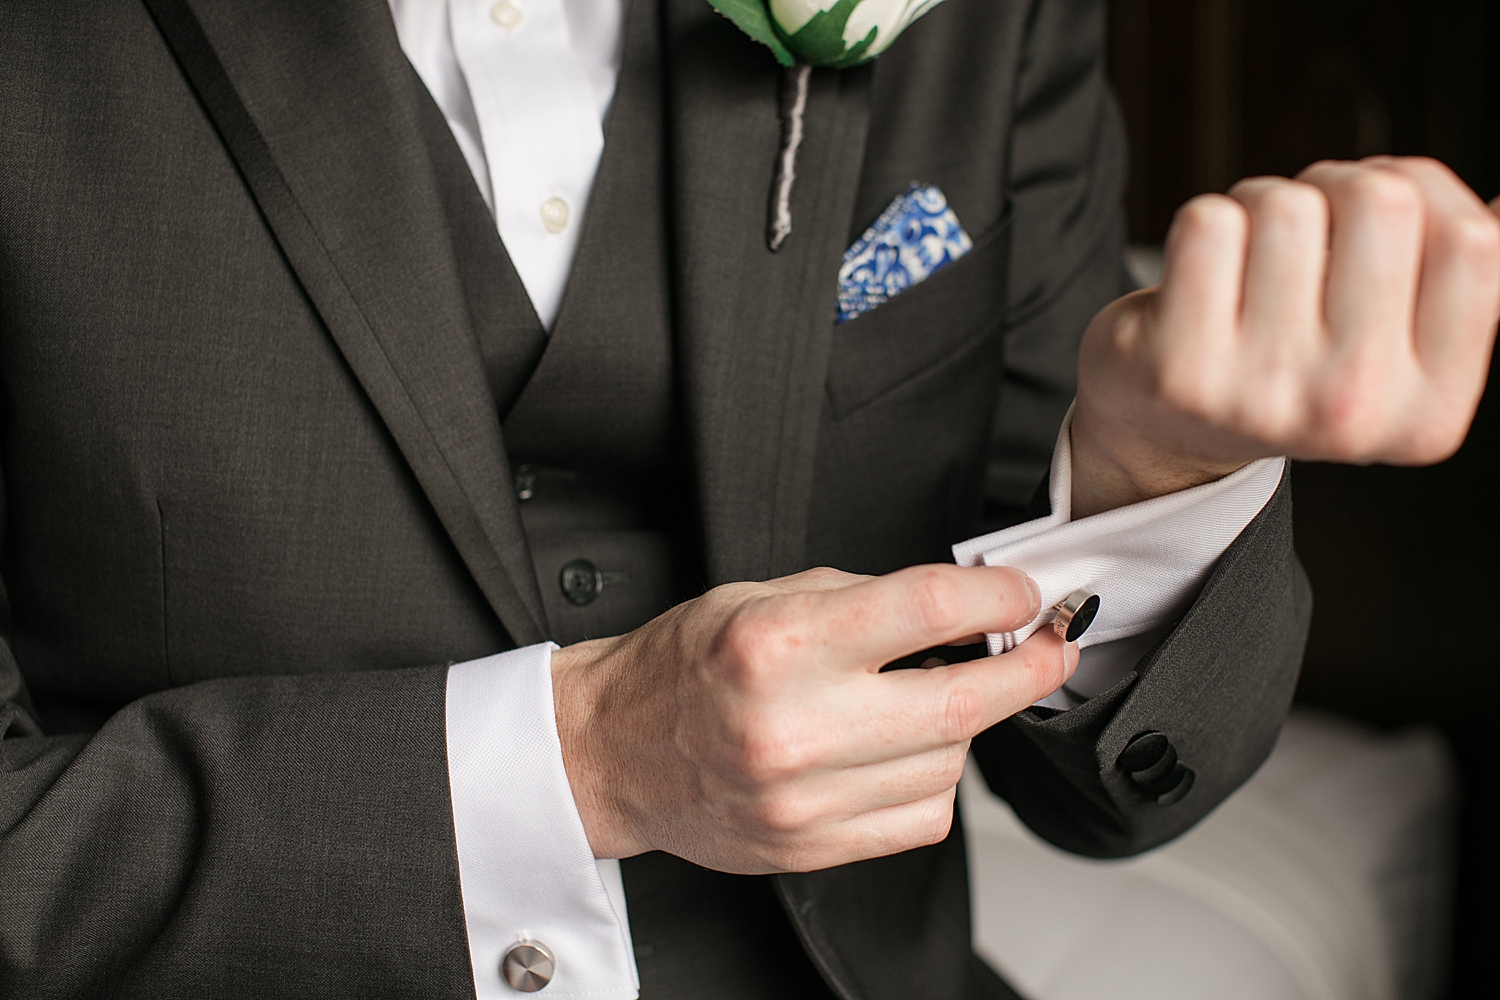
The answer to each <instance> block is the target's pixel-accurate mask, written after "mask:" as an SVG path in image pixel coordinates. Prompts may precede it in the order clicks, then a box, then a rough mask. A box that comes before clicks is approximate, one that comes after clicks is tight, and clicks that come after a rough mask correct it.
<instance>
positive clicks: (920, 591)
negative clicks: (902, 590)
mask: <svg viewBox="0 0 1500 1000" xmlns="http://www.w3.org/2000/svg"><path fill="white" fill-rule="evenodd" d="M911 601H912V608H913V609H914V610H915V612H916V616H917V622H918V624H919V625H921V626H922V628H923V629H924V630H925V631H927V632H930V633H946V632H950V631H952V630H953V629H954V628H957V627H958V625H959V624H960V623H961V621H962V618H963V605H962V593H961V591H960V589H959V586H958V582H957V581H956V580H955V579H954V578H953V576H952V574H951V573H948V572H945V571H942V570H939V569H937V568H931V569H927V570H924V571H923V572H921V573H920V574H919V575H918V576H917V578H916V580H915V581H914V582H913V584H912V588H911Z"/></svg>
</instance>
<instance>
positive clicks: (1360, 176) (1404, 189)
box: [1349, 170, 1422, 216]
mask: <svg viewBox="0 0 1500 1000" xmlns="http://www.w3.org/2000/svg"><path fill="white" fill-rule="evenodd" d="M1349 194H1350V197H1351V198H1353V199H1354V201H1355V202H1356V203H1357V204H1359V205H1361V206H1363V207H1365V208H1367V209H1369V210H1370V211H1372V212H1376V213H1379V214H1381V215H1391V216H1406V215H1411V214H1413V213H1415V212H1417V211H1419V210H1420V208H1421V204H1422V192H1421V189H1420V188H1419V187H1417V183H1416V181H1414V180H1412V179H1411V178H1410V177H1407V176H1406V175H1405V174H1402V173H1398V172H1396V171H1394V170H1361V171H1359V172H1358V173H1356V174H1354V176H1352V177H1351V178H1350V179H1349Z"/></svg>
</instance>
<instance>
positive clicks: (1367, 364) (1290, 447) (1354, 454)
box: [1072, 157, 1500, 517]
mask: <svg viewBox="0 0 1500 1000" xmlns="http://www.w3.org/2000/svg"><path fill="white" fill-rule="evenodd" d="M1497 321H1500V219H1497V217H1496V213H1495V211H1493V210H1492V209H1491V207H1489V206H1486V205H1485V204H1484V203H1483V202H1482V201H1480V199H1479V198H1478V197H1477V196H1476V195H1475V194H1474V193H1473V192H1472V191H1471V190H1470V189H1469V188H1468V187H1467V186H1466V185H1465V184H1464V183H1463V182H1462V181H1460V180H1459V179H1458V177H1456V176H1455V175H1454V174H1453V173H1452V172H1451V171H1450V170H1449V169H1448V168H1447V167H1445V166H1443V165H1442V164H1440V163H1437V162H1435V161H1433V160H1427V159H1419V158H1400V159H1398V158H1392V157H1374V158H1371V159H1367V160H1363V161H1360V162H1358V163H1350V162H1323V163H1317V164H1314V165H1313V166H1311V167H1308V168H1307V169H1306V170H1304V171H1303V172H1302V173H1301V174H1300V175H1299V176H1298V177H1297V178H1296V179H1288V178H1282V177H1257V178H1251V179H1249V180H1245V181H1241V182H1240V183H1239V184H1237V185H1236V186H1235V187H1234V188H1232V189H1231V190H1230V192H1229V194H1228V195H1227V196H1224V195H1204V196H1200V197H1198V198H1194V199H1193V200H1192V201H1190V202H1188V203H1187V204H1186V205H1184V206H1183V208H1182V209H1181V210H1180V211H1179V212H1178V215H1177V218H1176V220H1175V221H1174V222H1173V225H1172V230H1171V232H1170V233H1169V234H1168V238H1167V248H1166V267H1165V271H1164V275H1163V281H1162V283H1161V285H1159V286H1157V287H1155V288H1148V289H1144V290H1142V291H1139V292H1136V293H1134V294H1132V295H1128V296H1126V297H1124V298H1122V299H1120V300H1118V301H1117V302H1115V303H1113V304H1112V305H1110V306H1109V307H1107V308H1106V309H1104V310H1103V311H1102V312H1101V313H1100V314H1099V315H1098V316H1097V317H1096V318H1095V320H1094V322H1093V323H1092V324H1090V327H1089V330H1088V332H1087V334H1086V335H1085V337H1084V341H1083V346H1082V348H1081V350H1080V355H1079V369H1078V401H1077V404H1076V407H1075V409H1074V415H1073V425H1072V447H1073V469H1074V480H1073V483H1074V485H1073V516H1074V517H1084V516H1088V515H1090V514H1096V513H1100V512H1102V511H1105V510H1109V509H1111V508H1113V507H1118V506H1122V505H1124V504H1127V503H1133V502H1136V501H1139V500H1144V499H1148V498H1150V497H1152V496H1158V495H1161V494H1164V493H1169V492H1173V491H1175V490H1180V489H1185V488H1187V487H1190V486H1196V485H1199V484H1201V483H1205V482H1209V481H1211V480H1213V479H1217V478H1220V477H1222V476H1224V475H1227V474H1228V473H1230V472H1232V471H1234V470H1235V469H1237V468H1239V467H1240V466H1242V465H1244V464H1245V463H1247V462H1249V461H1252V460H1254V459H1256V458H1261V457H1267V456H1273V455H1289V456H1291V457H1293V458H1298V459H1303V460H1308V461H1334V462H1353V463H1374V462H1385V463H1391V464H1397V465H1425V464H1429V463H1433V462H1438V461H1441V460H1443V459H1445V458H1447V457H1448V456H1449V455H1451V454H1453V452H1454V451H1456V450H1457V449H1458V447H1459V445H1460V444H1462V443H1463V440H1464V437H1465V436H1466V434H1467V433H1468V428H1469V423H1470V422H1471V421H1472V419H1473V417H1474V411H1475V409H1476V407H1477V406H1478V404H1479V397H1480V395H1481V393H1482V392H1483V390H1484V384H1485V379H1486V376H1487V374H1488V371H1489V357H1490V351H1491V348H1492V346H1493V344H1494V339H1495V330H1496V324H1497Z"/></svg>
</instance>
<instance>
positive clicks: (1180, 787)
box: [1156, 764, 1195, 806]
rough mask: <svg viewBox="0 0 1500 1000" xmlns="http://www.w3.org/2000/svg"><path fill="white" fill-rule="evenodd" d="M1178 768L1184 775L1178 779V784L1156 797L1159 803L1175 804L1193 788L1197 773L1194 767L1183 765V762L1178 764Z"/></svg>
mask: <svg viewBox="0 0 1500 1000" xmlns="http://www.w3.org/2000/svg"><path fill="white" fill-rule="evenodd" d="M1176 770H1178V771H1181V772H1182V776H1181V777H1180V778H1178V779H1177V784H1176V785H1174V786H1173V787H1172V789H1171V790H1170V791H1165V792H1162V793H1161V794H1160V795H1158V796H1157V797H1156V804H1157V805H1159V806H1170V805H1175V804H1176V803H1178V802H1181V801H1182V800H1183V799H1184V798H1185V797H1186V796H1187V793H1188V792H1190V791H1192V790H1193V778H1194V777H1195V775H1194V774H1193V769H1192V768H1190V767H1183V766H1182V765H1181V764H1178V765H1177V768H1176Z"/></svg>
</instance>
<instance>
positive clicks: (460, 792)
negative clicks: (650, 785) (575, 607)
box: [446, 642, 640, 1000]
mask: <svg viewBox="0 0 1500 1000" xmlns="http://www.w3.org/2000/svg"><path fill="white" fill-rule="evenodd" d="M557 648H558V647H557V646H555V645H554V644H552V643H550V642H549V643H541V644H538V645H535V646H526V647H523V648H521V649H514V650H511V651H509V652H505V653H500V654H498V655H495V656H488V657H485V658H483V659H480V660H470V661H468V662H466V663H458V664H454V665H453V666H451V667H449V668H448V687H447V711H446V714H447V742H448V784H449V792H450V794H451V796H452V801H453V829H454V834H455V838H456V840H457V843H458V879H459V886H460V890H461V891H462V894H463V907H464V921H465V924H466V925H467V929H468V938H469V958H470V961H471V962H472V964H473V968H474V993H475V997H476V1000H499V998H507V1000H514V998H515V997H517V996H519V995H520V994H519V993H518V992H517V991H516V990H513V989H512V988H511V987H510V986H509V985H508V984H507V983H506V982H505V980H504V978H502V975H501V968H500V967H501V962H502V961H503V960H504V958H505V955H506V953H507V952H508V951H509V950H510V949H511V948H512V947H514V946H515V945H516V944H518V943H520V942H522V941H533V942H540V943H541V944H543V945H545V946H546V948H547V949H548V950H549V951H550V952H551V953H552V955H553V956H554V958H555V969H554V971H553V973H552V978H551V981H550V982H548V983H547V984H546V988H545V994H546V996H548V997H589V998H591V1000H616V998H618V1000H634V998H635V997H637V996H638V995H639V993H640V979H639V976H638V974H637V972H636V966H635V955H634V953H633V951H632V948H631V941H630V923H629V918H628V916H627V914H626V910H625V889H624V884H623V882H622V881H621V879H620V865H619V862H617V861H595V860H594V855H593V852H592V850H590V848H589V843H588V837H587V836H586V835H585V833H584V831H583V821H582V820H581V819H579V817H578V807H577V806H576V805H575V804H574V802H573V792H572V788H571V786H570V785H569V784H568V775H567V771H566V770H565V769H564V767H563V759H562V744H561V742H560V741H559V740H558V736H557V720H556V716H555V714H554V708H553V703H552V651H553V650H555V649H557Z"/></svg>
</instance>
